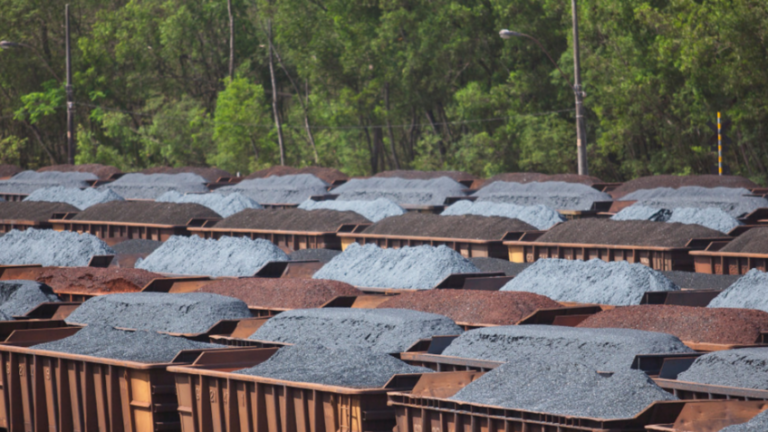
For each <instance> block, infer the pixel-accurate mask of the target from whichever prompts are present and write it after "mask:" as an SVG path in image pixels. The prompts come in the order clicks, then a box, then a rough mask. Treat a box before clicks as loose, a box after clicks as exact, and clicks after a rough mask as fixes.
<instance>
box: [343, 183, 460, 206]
mask: <svg viewBox="0 0 768 432" xmlns="http://www.w3.org/2000/svg"><path fill="white" fill-rule="evenodd" d="M464 189H465V187H464V185H462V184H461V183H459V182H457V181H455V180H452V179H450V178H448V177H438V178H436V179H428V180H418V179H401V178H397V177H389V178H387V177H372V178H367V179H351V180H349V181H348V182H346V183H344V184H343V185H341V186H339V187H337V188H335V189H333V190H332V191H331V193H333V194H338V195H339V197H338V198H336V199H337V200H338V201H373V200H375V199H379V198H386V199H389V200H391V201H394V202H395V203H397V204H398V205H401V206H404V205H405V206H407V205H413V206H430V205H432V206H435V205H443V204H444V203H445V199H446V198H448V197H456V196H464V195H465V193H464Z"/></svg>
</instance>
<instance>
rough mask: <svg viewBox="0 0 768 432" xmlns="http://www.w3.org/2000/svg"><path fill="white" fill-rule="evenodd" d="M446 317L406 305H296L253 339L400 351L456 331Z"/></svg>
mask: <svg viewBox="0 0 768 432" xmlns="http://www.w3.org/2000/svg"><path fill="white" fill-rule="evenodd" d="M461 332H462V330H461V327H459V326H458V325H456V323H454V322H453V321H451V320H450V319H449V318H446V317H444V316H442V315H436V314H431V313H426V312H417V311H412V310H406V309H347V308H323V309H295V310H291V311H287V312H282V313H280V314H279V315H277V316H275V317H273V318H270V319H269V320H268V321H267V322H266V323H265V324H264V325H263V326H261V327H260V328H259V329H258V330H256V332H255V333H253V334H252V335H251V336H249V337H248V339H252V340H260V341H270V342H284V343H289V344H297V345H322V346H324V347H327V348H332V349H358V350H362V349H369V350H371V351H373V352H376V353H383V354H389V353H399V352H403V351H405V350H406V349H407V348H409V347H410V346H411V345H413V344H414V343H416V342H417V341H418V340H419V339H426V338H431V337H432V336H441V335H457V334H460V333H461Z"/></svg>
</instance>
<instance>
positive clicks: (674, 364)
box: [652, 354, 768, 401]
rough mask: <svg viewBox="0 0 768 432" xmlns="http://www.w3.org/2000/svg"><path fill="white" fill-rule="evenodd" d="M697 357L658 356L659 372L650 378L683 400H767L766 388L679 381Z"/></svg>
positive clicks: (767, 391) (767, 392)
mask: <svg viewBox="0 0 768 432" xmlns="http://www.w3.org/2000/svg"><path fill="white" fill-rule="evenodd" d="M699 355H700V354H699ZM697 357H698V355H688V356H683V355H678V356H659V357H658V359H657V363H658V362H660V368H659V373H658V376H653V377H652V378H653V380H654V381H655V382H656V384H657V385H658V386H659V387H661V388H663V389H664V390H666V391H668V392H670V393H672V394H674V395H675V396H677V397H678V398H680V399H684V400H700V399H728V400H745V401H750V400H752V401H754V400H757V401H768V390H757V389H749V388H739V387H729V386H722V385H713V384H699V383H692V382H685V381H679V380H678V379H677V377H678V375H679V374H680V373H682V372H684V371H686V370H688V368H690V367H691V365H692V364H693V362H694V361H695V360H696V358H697Z"/></svg>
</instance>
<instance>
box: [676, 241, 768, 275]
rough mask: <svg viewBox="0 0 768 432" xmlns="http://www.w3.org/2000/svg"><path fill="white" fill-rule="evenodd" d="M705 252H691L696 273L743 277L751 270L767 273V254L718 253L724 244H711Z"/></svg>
mask: <svg viewBox="0 0 768 432" xmlns="http://www.w3.org/2000/svg"><path fill="white" fill-rule="evenodd" d="M713 243H714V244H713V245H712V246H710V248H708V249H707V250H703V251H691V252H690V255H691V256H692V257H693V262H694V268H695V270H696V273H706V274H720V275H744V274H746V273H747V272H748V271H750V270H752V269H758V270H760V271H763V272H765V271H768V254H759V253H747V252H720V251H719V248H720V247H722V246H724V244H723V243H724V242H713Z"/></svg>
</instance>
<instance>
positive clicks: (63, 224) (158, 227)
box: [50, 201, 221, 246]
mask: <svg viewBox="0 0 768 432" xmlns="http://www.w3.org/2000/svg"><path fill="white" fill-rule="evenodd" d="M220 219H221V216H219V215H218V214H217V213H216V212H214V211H213V210H211V209H209V208H207V207H203V206H201V205H199V204H188V203H184V204H179V203H165V202H152V201H112V202H108V203H104V204H96V205H94V206H91V207H89V208H87V209H86V210H83V211H81V212H79V213H66V214H59V215H57V216H56V217H55V218H54V219H53V220H51V221H50V222H51V224H52V226H53V229H55V230H57V231H74V232H78V233H89V234H93V235H95V236H96V237H99V238H100V239H102V240H103V241H104V242H105V243H107V244H108V245H110V246H112V245H115V244H117V243H120V242H122V241H125V240H131V239H145V240H157V241H165V240H168V238H169V237H171V236H174V235H182V236H188V235H189V228H190V227H195V226H201V225H204V224H206V223H212V222H215V221H218V220H220Z"/></svg>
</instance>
